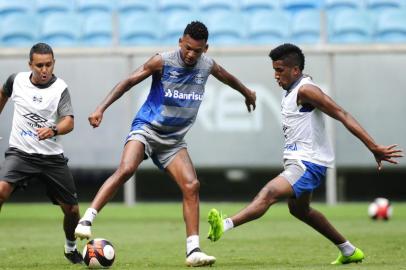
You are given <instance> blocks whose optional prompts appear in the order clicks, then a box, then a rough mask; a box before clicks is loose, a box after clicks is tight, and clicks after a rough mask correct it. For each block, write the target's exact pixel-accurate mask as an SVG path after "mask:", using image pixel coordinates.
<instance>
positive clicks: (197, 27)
mask: <svg viewBox="0 0 406 270" xmlns="http://www.w3.org/2000/svg"><path fill="white" fill-rule="evenodd" d="M183 35H184V36H185V35H189V36H190V37H191V38H193V39H194V40H202V39H204V40H205V41H207V40H208V39H209V31H208V30H207V27H206V25H204V24H203V23H202V22H199V21H193V22H191V23H189V24H188V25H187V26H186V28H185V31H184V32H183Z"/></svg>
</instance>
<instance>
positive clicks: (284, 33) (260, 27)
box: [247, 10, 290, 44]
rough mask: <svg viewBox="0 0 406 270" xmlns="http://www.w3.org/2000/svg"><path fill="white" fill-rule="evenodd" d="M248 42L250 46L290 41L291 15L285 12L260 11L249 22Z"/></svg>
mask: <svg viewBox="0 0 406 270" xmlns="http://www.w3.org/2000/svg"><path fill="white" fill-rule="evenodd" d="M247 32H248V33H247V34H248V36H247V39H248V40H247V42H248V43H250V44H279V43H283V42H287V41H289V40H288V39H289V37H290V14H289V13H288V12H285V11H283V10H275V11H267V12H265V11H260V12H256V13H254V14H253V15H252V16H251V17H250V20H249V21H248V31H247Z"/></svg>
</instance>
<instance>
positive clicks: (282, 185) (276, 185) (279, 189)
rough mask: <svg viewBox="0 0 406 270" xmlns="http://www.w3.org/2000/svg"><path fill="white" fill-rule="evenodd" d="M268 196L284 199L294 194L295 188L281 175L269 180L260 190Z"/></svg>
mask: <svg viewBox="0 0 406 270" xmlns="http://www.w3.org/2000/svg"><path fill="white" fill-rule="evenodd" d="M260 193H264V194H265V195H267V196H271V197H273V198H275V199H283V198H287V197H291V196H292V195H293V189H292V186H291V185H290V183H289V182H288V181H287V180H286V179H285V178H284V177H283V176H281V175H278V176H277V177H275V178H273V179H272V180H271V181H269V182H268V183H267V184H266V185H265V186H264V188H263V189H262V190H261V191H260Z"/></svg>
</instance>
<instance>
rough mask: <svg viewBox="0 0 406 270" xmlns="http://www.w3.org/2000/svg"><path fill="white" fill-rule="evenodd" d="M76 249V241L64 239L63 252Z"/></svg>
mask: <svg viewBox="0 0 406 270" xmlns="http://www.w3.org/2000/svg"><path fill="white" fill-rule="evenodd" d="M75 249H76V241H71V240H68V239H66V240H65V252H66V253H69V252H72V251H74V250H75Z"/></svg>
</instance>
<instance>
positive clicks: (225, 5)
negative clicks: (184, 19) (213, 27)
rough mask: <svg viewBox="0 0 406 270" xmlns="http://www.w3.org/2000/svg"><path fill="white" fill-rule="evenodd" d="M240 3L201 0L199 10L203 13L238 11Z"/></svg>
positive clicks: (230, 0)
mask: <svg viewBox="0 0 406 270" xmlns="http://www.w3.org/2000/svg"><path fill="white" fill-rule="evenodd" d="M238 8H239V7H238V1H235V0H200V2H199V10H200V11H202V12H205V13H207V12H215V11H237V9H238Z"/></svg>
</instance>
